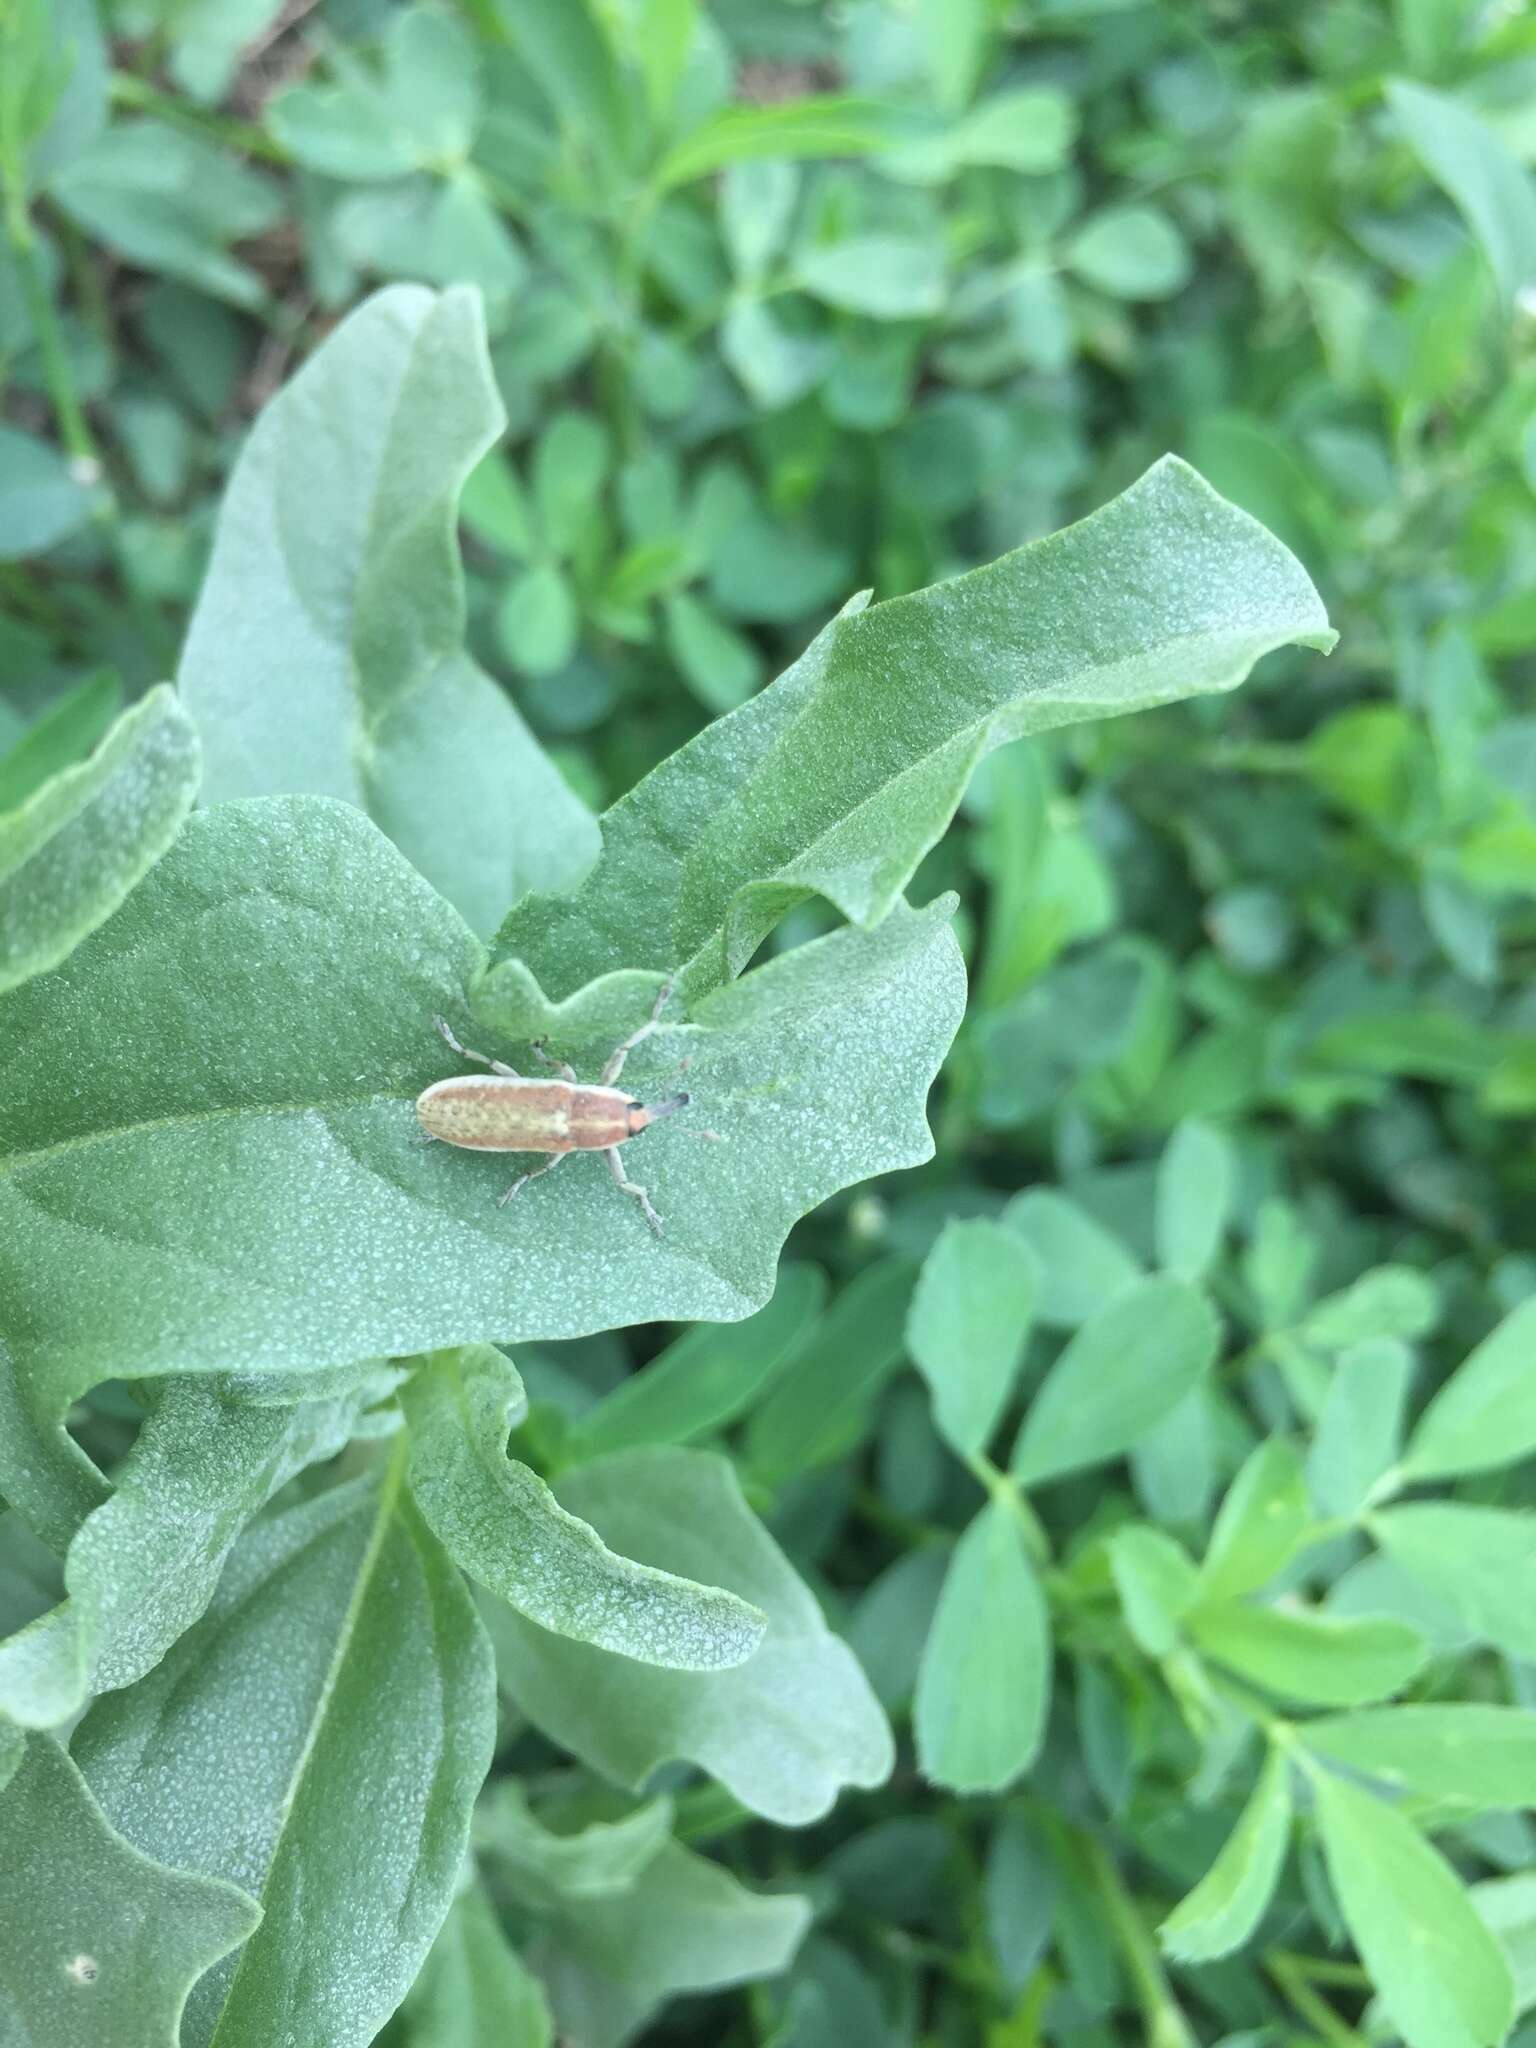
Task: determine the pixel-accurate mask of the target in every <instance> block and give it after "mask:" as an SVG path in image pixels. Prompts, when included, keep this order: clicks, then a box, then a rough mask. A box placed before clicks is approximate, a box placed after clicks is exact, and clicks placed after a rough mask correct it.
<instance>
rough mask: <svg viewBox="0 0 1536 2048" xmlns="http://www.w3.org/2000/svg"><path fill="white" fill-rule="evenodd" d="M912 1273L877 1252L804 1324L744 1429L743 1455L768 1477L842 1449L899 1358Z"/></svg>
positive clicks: (841, 1453)
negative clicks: (812, 1321) (807, 1326)
mask: <svg viewBox="0 0 1536 2048" xmlns="http://www.w3.org/2000/svg"><path fill="white" fill-rule="evenodd" d="M914 1277H915V1275H914V1273H913V1270H912V1266H911V1264H910V1262H909V1261H908V1260H906V1259H901V1258H891V1259H881V1260H879V1261H878V1262H877V1263H876V1264H875V1265H873V1266H868V1267H866V1268H865V1270H864V1271H863V1272H862V1273H860V1274H857V1275H856V1276H855V1278H854V1279H852V1280H851V1281H850V1282H849V1283H848V1285H847V1286H846V1287H844V1288H843V1289H842V1290H841V1292H840V1293H839V1294H838V1297H837V1299H836V1301H835V1302H834V1303H833V1304H832V1306H831V1308H830V1309H829V1310H828V1311H827V1313H826V1314H825V1315H824V1316H822V1317H821V1318H820V1319H819V1320H818V1321H817V1322H816V1324H815V1325H814V1326H813V1327H812V1328H811V1329H810V1330H808V1331H807V1332H806V1334H805V1336H804V1337H803V1338H802V1340H801V1342H800V1343H799V1345H798V1346H797V1347H796V1349H795V1351H794V1353H793V1354H792V1356H791V1357H790V1358H788V1359H787V1360H786V1361H785V1363H784V1365H783V1366H782V1368H781V1369H780V1371H779V1373H778V1376H777V1379H776V1381H775V1384H774V1386H773V1387H772V1389H771V1390H770V1392H769V1394H768V1396H767V1398H766V1399H765V1400H764V1401H763V1402H762V1403H761V1405H760V1406H759V1407H758V1409H757V1411H756V1412H755V1414H754V1415H753V1417H752V1420H751V1422H750V1424H749V1425H748V1429H747V1446H746V1449H747V1462H748V1464H749V1465H750V1466H751V1468H752V1471H753V1473H754V1474H755V1475H756V1476H757V1477H758V1478H760V1479H761V1480H763V1481H765V1482H766V1483H767V1484H769V1485H779V1484H781V1483H782V1482H783V1481H784V1480H786V1479H788V1478H790V1477H792V1476H793V1475H794V1474H795V1473H798V1472H805V1471H814V1470H815V1468H816V1467H817V1466H818V1465H824V1464H828V1463H830V1462H831V1461H832V1460H834V1459H837V1458H843V1457H846V1456H847V1455H848V1452H849V1451H850V1450H851V1449H852V1447H853V1445H854V1444H855V1443H856V1442H857V1441H858V1440H859V1437H860V1435H861V1434H862V1432H863V1431H864V1429H865V1428H866V1427H867V1426H868V1423H869V1419H870V1415H871V1411H872V1409H873V1406H874V1402H875V1398H876V1396H877V1395H878V1394H879V1392H880V1389H881V1388H882V1387H883V1386H885V1385H886V1383H887V1382H888V1381H889V1379H890V1378H891V1376H892V1374H893V1373H894V1372H895V1371H896V1369H897V1367H898V1366H899V1365H900V1363H901V1360H902V1356H903V1344H904V1339H905V1330H906V1318H907V1314H908V1310H909V1308H910V1305H911V1300H912V1283H913V1280H914Z"/></svg>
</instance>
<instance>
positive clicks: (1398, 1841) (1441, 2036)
mask: <svg viewBox="0 0 1536 2048" xmlns="http://www.w3.org/2000/svg"><path fill="white" fill-rule="evenodd" d="M1315 1791H1316V1799H1317V1819H1318V1825H1319V1828H1320V1829H1321V1832H1322V1838H1323V1853H1324V1855H1325V1856H1326V1857H1327V1860H1328V1875H1329V1876H1330V1877H1331V1878H1332V1880H1333V1888H1334V1890H1335V1892H1336V1893H1337V1894H1338V1900H1339V1905H1340V1907H1341V1908H1342V1910H1343V1914H1344V1922H1345V1925H1346V1926H1347V1927H1348V1929H1349V1932H1350V1937H1351V1939H1352V1940H1353V1942H1354V1944H1355V1946H1356V1948H1357V1949H1358V1950H1359V1951H1360V1957H1361V1960H1362V1961H1363V1962H1364V1964H1365V1966H1366V1968H1367V1969H1368V1970H1369V1971H1370V1973H1371V1977H1372V1980H1373V1981H1374V1983H1375V1984H1376V1987H1377V1989H1378V1991H1379V1993H1380V1996H1381V2001H1382V2004H1383V2005H1384V2006H1385V2007H1386V2010H1387V2013H1388V2016H1389V2017H1390V2019H1391V2022H1392V2024H1393V2026H1394V2027H1395V2028H1396V2029H1397V2031H1398V2032H1399V2033H1400V2034H1401V2035H1402V2037H1403V2039H1404V2041H1405V2042H1406V2043H1407V2044H1408V2048H1496V2044H1498V2043H1499V2042H1501V2041H1502V2040H1503V2039H1504V2036H1505V2034H1506V2033H1507V2032H1508V2030H1509V2027H1510V2025H1511V2023H1512V2021H1513V2019H1514V1992H1513V1987H1512V1985H1511V1982H1510V1975H1509V1965H1508V1963H1507V1962H1506V1961H1505V1959H1504V1955H1503V1951H1502V1950H1501V1949H1500V1947H1499V1945H1498V1943H1497V1941H1495V1939H1494V1937H1493V1936H1492V1934H1490V1933H1489V1931H1488V1929H1487V1927H1486V1926H1485V1925H1484V1924H1483V1922H1482V1920H1481V1919H1480V1918H1479V1916H1478V1914H1477V1911H1476V1909H1475V1908H1474V1906H1473V1905H1472V1902H1471V1900H1470V1899H1469V1898H1468V1897H1467V1894H1466V1892H1465V1890H1464V1889H1463V1887H1462V1885H1461V1883H1460V1881H1459V1879H1458V1878H1457V1876H1456V1874H1455V1872H1454V1871H1453V1870H1452V1869H1451V1867H1450V1865H1449V1864H1448V1863H1447V1862H1446V1861H1445V1860H1444V1858H1443V1857H1442V1856H1440V1855H1439V1854H1438V1852H1437V1851H1436V1850H1434V1849H1433V1848H1431V1846H1430V1845H1429V1843H1428V1842H1426V1841H1425V1839H1424V1837H1423V1836H1422V1835H1421V1834H1420V1833H1419V1831H1418V1829H1417V1828H1415V1827H1414V1826H1413V1825H1412V1823H1411V1822H1409V1821H1407V1820H1405V1819H1404V1818H1403V1816H1402V1815H1401V1814H1400V1813H1397V1812H1395V1811H1394V1810H1393V1808H1392V1807H1390V1806H1388V1805H1386V1804H1385V1803H1384V1802H1383V1801H1382V1800H1380V1799H1375V1798H1373V1797H1372V1796H1371V1794H1370V1793H1369V1792H1362V1791H1361V1790H1360V1789H1359V1787H1358V1786H1355V1785H1350V1784H1346V1783H1345V1782H1344V1780H1343V1779H1341V1778H1335V1777H1331V1776H1328V1775H1326V1774H1322V1773H1319V1774H1318V1775H1317V1777H1316V1780H1315Z"/></svg>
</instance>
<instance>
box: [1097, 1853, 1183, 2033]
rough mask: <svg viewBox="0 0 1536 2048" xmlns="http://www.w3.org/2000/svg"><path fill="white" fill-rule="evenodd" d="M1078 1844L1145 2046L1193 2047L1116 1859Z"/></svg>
mask: <svg viewBox="0 0 1536 2048" xmlns="http://www.w3.org/2000/svg"><path fill="white" fill-rule="evenodd" d="M1078 1842H1079V1845H1080V1848H1081V1851H1082V1855H1083V1859H1084V1861H1085V1862H1086V1864H1087V1866H1088V1871H1089V1875H1090V1876H1091V1878H1092V1880H1093V1883H1094V1885H1095V1887H1096V1888H1097V1890H1098V1893H1099V1896H1100V1898H1101V1899H1102V1900H1103V1902H1104V1910H1105V1915H1106V1918H1107V1919H1108V1921H1109V1925H1110V1928H1111V1930H1112V1931H1113V1933H1114V1935H1115V1936H1116V1938H1117V1940H1118V1941H1119V1943H1120V1948H1121V1952H1122V1954H1123V1955H1124V1957H1125V1961H1126V1967H1127V1968H1128V1969H1129V1971H1130V1974H1131V1981H1132V1983H1133V1984H1134V1985H1135V1987H1136V1999H1137V2003H1138V2004H1139V2005H1140V2007H1141V2012H1142V2017H1143V2019H1144V2020H1145V2021H1146V2041H1147V2048H1197V2044H1196V2041H1195V2036H1194V2034H1193V2033H1192V2032H1191V2031H1190V2026H1189V2022H1188V2021H1187V2020H1186V2019H1185V2017H1184V2014H1183V2012H1182V2011H1181V2010H1180V2007H1179V2004H1178V2001H1177V1999H1175V1997H1174V1995H1173V1990H1172V1987H1171V1986H1170V1985H1169V1982H1168V1979H1167V1976H1166V1975H1165V1974H1164V1971H1163V1963H1162V1958H1161V1956H1159V1954H1158V1952H1157V1944H1156V1943H1155V1942H1154V1940H1153V1939H1152V1936H1151V1934H1150V1933H1149V1932H1148V1930H1147V1927H1146V1924H1145V1923H1144V1921H1143V1920H1142V1917H1141V1915H1140V1914H1139V1913H1138V1912H1137V1910H1136V1904H1135V1901H1134V1900H1133V1899H1132V1897H1131V1895H1130V1893H1129V1892H1128V1891H1127V1890H1126V1888H1125V1884H1124V1881H1123V1880H1122V1878H1121V1876H1120V1872H1119V1869H1118V1867H1117V1866H1116V1863H1115V1860H1114V1858H1113V1857H1112V1856H1111V1855H1110V1853H1109V1851H1108V1850H1107V1849H1106V1848H1105V1847H1104V1845H1103V1843H1102V1842H1099V1841H1096V1840H1095V1839H1094V1838H1093V1837H1092V1836H1091V1835H1088V1834H1079V1836H1078Z"/></svg>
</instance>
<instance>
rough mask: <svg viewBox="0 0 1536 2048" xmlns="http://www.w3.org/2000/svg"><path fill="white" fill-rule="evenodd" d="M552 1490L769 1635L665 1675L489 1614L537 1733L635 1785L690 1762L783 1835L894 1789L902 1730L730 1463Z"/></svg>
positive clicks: (662, 1453)
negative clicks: (889, 1780)
mask: <svg viewBox="0 0 1536 2048" xmlns="http://www.w3.org/2000/svg"><path fill="white" fill-rule="evenodd" d="M555 1492H556V1494H557V1496H558V1497H559V1499H560V1502H561V1505H562V1506H563V1507H565V1508H566V1509H568V1510H569V1511H570V1512H571V1513H573V1514H578V1515H580V1516H581V1518H582V1520H583V1521H586V1522H590V1523H591V1525H592V1526H593V1527H594V1528H595V1529H596V1530H597V1531H598V1533H599V1534H600V1535H601V1536H602V1538H603V1540H604V1542H606V1543H607V1544H608V1545H609V1546H610V1548H612V1549H615V1550H617V1551H619V1552H620V1553H621V1554H622V1555H623V1556H625V1557H633V1558H637V1559H639V1560H640V1561H641V1562H643V1563H646V1564H651V1565H656V1566H659V1567H660V1568H661V1569H663V1570H665V1571H671V1572H676V1573H677V1574H678V1575H679V1576H681V1577H684V1578H697V1577H699V1576H700V1575H701V1574H702V1575H704V1576H705V1577H707V1578H709V1579H710V1580H712V1581H713V1582H714V1583H715V1584H716V1585H720V1586H726V1587H728V1588H729V1589H730V1590H731V1591H732V1592H734V1593H737V1594H739V1595H740V1596H741V1597H742V1598H743V1599H744V1600H747V1601H750V1602H751V1604H752V1605H753V1606H755V1607H758V1608H761V1610H762V1611H763V1613H765V1614H766V1615H767V1617H768V1630H767V1634H766V1635H765V1636H764V1638H763V1641H762V1642H761V1644H760V1645H759V1646H758V1649H757V1650H756V1652H755V1653H754V1654H753V1656H752V1657H750V1658H749V1659H748V1661H747V1662H746V1663H745V1664H743V1665H740V1666H739V1667H738V1668H737V1669H735V1670H733V1671H711V1672H683V1671H661V1670H657V1669H656V1668H654V1667H653V1666H649V1665H643V1664H636V1663H634V1662H632V1661H631V1660H630V1659H628V1658H624V1657H615V1656H613V1655H612V1654H611V1653H610V1652H609V1651H606V1650H598V1649H594V1648H592V1647H590V1646H589V1645H587V1644H585V1643H573V1642H570V1641H568V1640H567V1639H566V1638H564V1637H562V1636H556V1635H551V1634H549V1633H548V1632H547V1631H545V1630H543V1629H540V1628H538V1627H537V1626H536V1625H535V1624H534V1623H533V1622H530V1621H525V1620H524V1619H523V1618H522V1617H521V1616H520V1615H518V1614H516V1613H514V1612H513V1611H512V1610H511V1609H510V1608H490V1609H488V1610H487V1613H486V1620H487V1623H488V1625H489V1627H490V1629H491V1633H492V1636H493V1638H494V1640H495V1643H496V1654H497V1664H498V1669H499V1671H500V1675H501V1680H502V1683H503V1685H504V1686H505V1687H506V1689H507V1690H508V1691H509V1692H510V1693H511V1695H512V1697H513V1699H514V1700H516V1702H517V1704H518V1706H519V1707H520V1708H521V1709H522V1711H523V1712H524V1713H525V1714H526V1715H527V1716H528V1718H529V1719H530V1720H531V1721H532V1722H533V1723H534V1725H535V1726H536V1727H538V1728H541V1729H543V1730H544V1731H545V1732H546V1733H548V1734H549V1735H550V1737H551V1738H552V1739H553V1740H555V1741H557V1742H559V1743H560V1744H561V1746H562V1747H563V1748H565V1749H567V1750H570V1751H571V1752H572V1753H573V1754H574V1755H576V1756H578V1757H580V1758H581V1759H582V1760H583V1761H584V1762H586V1763H588V1764H590V1765H591V1766H592V1768H593V1769H594V1770H598V1771H601V1772H602V1773H603V1774H604V1775H605V1776H607V1777H609V1778H613V1779H616V1780H617V1781H618V1782H619V1783H620V1784H623V1785H629V1786H631V1787H633V1788H634V1789H636V1790H639V1789H640V1788H641V1787H642V1786H643V1785H645V1783H646V1782H647V1780H648V1779H649V1778H650V1776H651V1774H652V1772H653V1771H655V1770H656V1769H657V1768H658V1766H660V1765H661V1764H664V1763H667V1762H670V1761H672V1760H674V1759H680V1760H687V1761H689V1762H692V1763H695V1764H697V1765H699V1767H700V1768H701V1769H703V1770H706V1771H708V1772H709V1773H710V1774H711V1775H712V1776H713V1777H715V1778H717V1779H719V1781H720V1783H721V1784H722V1785H724V1786H725V1787H726V1788H727V1789H728V1790H729V1791H730V1792H731V1793H733V1794H734V1795H735V1797H736V1798H737V1799H738V1800H740V1802H741V1803H742V1805H743V1806H746V1807H749V1808H750V1809H751V1810H752V1812H754V1813H760V1814H762V1815H764V1817H765V1818H767V1819H770V1820H775V1821H778V1822H780V1823H781V1824H783V1825H786V1826H798V1825H800V1824H802V1823H804V1822H807V1821H812V1820H817V1819H819V1818H820V1817H821V1816H822V1815H823V1814H824V1813H826V1812H827V1811H828V1809H829V1808H830V1807H831V1805H832V1802H833V1800H834V1799H835V1798H836V1796H837V1794H838V1791H839V1790H840V1789H841V1787H842V1786H844V1785H878V1784H881V1783H883V1782H884V1780H885V1778H886V1776H887V1775H888V1774H889V1771H890V1768H891V1763H892V1747H891V1736H890V1730H889V1729H888V1728H887V1726H886V1723H885V1717H884V1715H883V1714H882V1713H881V1711H880V1709H879V1707H878V1705H877V1704H876V1702H875V1699H874V1695H873V1694H872V1693H871V1692H870V1689H869V1685H868V1682H867V1681H866V1679H865V1678H864V1675H863V1673H862V1672H861V1671H860V1669H859V1667H858V1665H857V1664H856V1663H855V1661H854V1659H853V1657H852V1655H851V1653H850V1652H849V1651H848V1649H847V1648H846V1646H845V1645H844V1644H843V1643H841V1642H839V1641H838V1640H837V1638H836V1637H835V1636H833V1635H831V1634H830V1633H829V1632H828V1630H827V1626H826V1623H825V1622H824V1621H823V1619H822V1616H821V1610H820V1609H819V1607H818V1606H817V1604H816V1601H815V1599H814V1598H813V1596H812V1594H811V1593H810V1591H809V1589H808V1588H807V1587H806V1586H804V1585H803V1584H802V1583H801V1581H800V1579H799V1578H798V1577H797V1576H796V1574H795V1573H794V1571H793V1570H792V1569H791V1567H790V1565H789V1564H788V1562H787V1561H786V1559H785V1558H784V1555H783V1553H782V1552H781V1551H780V1550H779V1548H778V1546H777V1545H776V1544H775V1543H774V1541H773V1539H772V1538H771V1537H770V1536H769V1534H768V1532H767V1531H766V1530H765V1529H764V1528H763V1526H762V1525H761V1523H760V1522H758V1521H757V1519H756V1518H755V1517H754V1516H753V1514H752V1513H751V1511H750V1510H749V1509H748V1507H747V1505H746V1502H745V1501H744V1500H743V1498H742V1495H741V1490H740V1487H739V1486H738V1484H737V1481H736V1477H735V1474H734V1472H733V1471H732V1469H731V1467H730V1465H729V1464H728V1463H727V1462H726V1461H725V1460H724V1459H723V1458H717V1457H712V1456H710V1455H708V1454H707V1453H705V1452H701V1451H686V1450H678V1449H672V1448H657V1449H655V1450H646V1451H638V1450H637V1451H621V1452H619V1453H618V1454H617V1455H615V1456H614V1457H611V1458H603V1459H600V1460H598V1461H597V1462H595V1463H593V1464H590V1465H583V1466H581V1467H580V1468H579V1469H578V1470H576V1471H574V1472H568V1473H566V1474H564V1475H563V1476H562V1477H561V1478H560V1479H559V1480H557V1481H556V1483H555Z"/></svg>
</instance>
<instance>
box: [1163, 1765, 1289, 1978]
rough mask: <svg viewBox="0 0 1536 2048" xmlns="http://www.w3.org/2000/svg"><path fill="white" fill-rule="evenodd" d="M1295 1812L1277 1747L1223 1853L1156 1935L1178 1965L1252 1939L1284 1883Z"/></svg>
mask: <svg viewBox="0 0 1536 2048" xmlns="http://www.w3.org/2000/svg"><path fill="white" fill-rule="evenodd" d="M1291 1813H1292V1803H1291V1766H1290V1759H1289V1758H1288V1757H1287V1755H1286V1753H1285V1751H1284V1750H1283V1749H1279V1748H1273V1749H1271V1750H1270V1752H1269V1754H1268V1756H1267V1757H1266V1758H1265V1760H1264V1768H1263V1769H1262V1770H1261V1771H1260V1773H1259V1777H1258V1782H1257V1783H1256V1784H1255V1786H1254V1788H1253V1792H1252V1795H1251V1797H1250V1798H1249V1801H1248V1804H1247V1805H1246V1806H1245V1807H1244V1808H1243V1812H1242V1818H1241V1819H1240V1820H1239V1821H1238V1823H1237V1826H1236V1827H1235V1828H1234V1829H1233V1830H1232V1832H1231V1834H1230V1835H1229V1836H1228V1837H1227V1840H1226V1844H1225V1846H1224V1847H1223V1849H1222V1852H1221V1854H1220V1855H1219V1856H1218V1857H1217V1858H1216V1861H1215V1862H1214V1863H1213V1864H1212V1865H1211V1867H1210V1869H1209V1870H1208V1871H1207V1872H1206V1874H1205V1876H1204V1877H1203V1878H1201V1880H1200V1882H1199V1883H1198V1884H1197V1885H1196V1886H1195V1888H1194V1890H1193V1891H1192V1892H1189V1893H1188V1894H1187V1895H1186V1896H1185V1897H1184V1898H1183V1899H1181V1900H1180V1901H1179V1903H1178V1905H1177V1906H1175V1907H1174V1909H1173V1911H1172V1912H1171V1913H1170V1914H1169V1915H1168V1918H1167V1919H1166V1920H1165V1921H1164V1922H1163V1924H1162V1926H1161V1927H1159V1928H1158V1930H1157V1933H1158V1939H1159V1940H1160V1941H1161V1942H1162V1944H1163V1947H1164V1948H1165V1949H1166V1950H1167V1951H1168V1953H1169V1955H1171V1956H1172V1957H1174V1959H1175V1960H1176V1961H1178V1962H1181V1963H1210V1962H1214V1961H1215V1960H1216V1958H1217V1957H1218V1956H1224V1955H1229V1954H1230V1953H1231V1951H1232V1950H1233V1949H1235V1948H1241V1947H1242V1945H1243V1943H1244V1942H1245V1941H1247V1940H1248V1938H1249V1936H1250V1935H1251V1934H1252V1933H1253V1931H1254V1929H1255V1928H1256V1927H1257V1926H1258V1924H1259V1921H1260V1920H1261V1919H1262V1918H1263V1915H1264V1912H1265V1909H1266V1908H1267V1907H1268V1905H1269V1902H1270V1899H1271V1898H1272V1897H1273V1896H1274V1890H1275V1886H1276V1884H1277V1883H1278V1882H1279V1879H1280V1868H1281V1865H1282V1864H1283V1863H1284V1861H1285V1851H1286V1845H1287V1843H1288V1842H1289V1841H1290V1835H1291Z"/></svg>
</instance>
